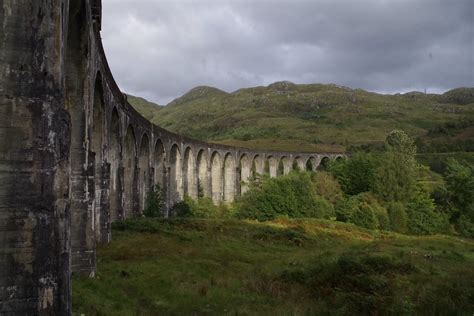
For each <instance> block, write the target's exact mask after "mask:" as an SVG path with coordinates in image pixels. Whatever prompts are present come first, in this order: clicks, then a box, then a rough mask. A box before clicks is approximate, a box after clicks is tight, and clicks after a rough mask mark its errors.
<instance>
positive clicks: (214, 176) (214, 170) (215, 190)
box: [211, 151, 222, 204]
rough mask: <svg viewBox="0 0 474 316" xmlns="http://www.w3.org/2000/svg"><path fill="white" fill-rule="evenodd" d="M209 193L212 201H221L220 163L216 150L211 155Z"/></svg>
mask: <svg viewBox="0 0 474 316" xmlns="http://www.w3.org/2000/svg"><path fill="white" fill-rule="evenodd" d="M211 193H212V201H213V202H214V203H216V204H218V203H220V202H222V163H221V156H220V155H219V153H218V152H217V151H216V152H214V153H213V154H212V156H211Z"/></svg>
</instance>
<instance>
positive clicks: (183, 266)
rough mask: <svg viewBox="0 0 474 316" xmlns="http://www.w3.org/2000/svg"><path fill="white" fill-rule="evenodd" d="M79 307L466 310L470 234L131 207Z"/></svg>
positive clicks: (471, 280)
mask: <svg viewBox="0 0 474 316" xmlns="http://www.w3.org/2000/svg"><path fill="white" fill-rule="evenodd" d="M113 236H114V241H113V242H112V243H111V244H109V245H105V246H101V247H100V248H99V249H98V275H97V277H96V278H94V279H91V278H87V277H80V276H75V277H74V282H73V310H74V312H75V314H77V315H81V314H84V315H208V314H209V315H320V314H331V315H333V314H334V315H353V314H357V315H359V314H360V315H369V314H370V315H400V314H403V315H417V314H427V315H464V314H466V315H467V314H470V313H472V311H473V310H474V301H473V300H472V295H473V293H474V270H473V269H472V267H473V265H474V252H473V251H472V250H473V249H474V248H473V247H474V244H473V241H472V240H467V239H460V238H456V237H449V236H440V235H439V236H424V237H421V236H420V237H415V236H406V235H399V234H395V233H389V232H381V231H370V230H365V229H362V228H358V227H356V226H353V225H349V224H344V223H339V222H331V221H323V220H310V219H300V220H288V219H286V220H283V219H282V220H279V221H274V222H265V223H256V222H250V221H237V220H197V219H194V220H193V219H182V220H167V221H165V220H153V219H136V220H129V221H126V222H121V223H117V224H115V225H114V232H113Z"/></svg>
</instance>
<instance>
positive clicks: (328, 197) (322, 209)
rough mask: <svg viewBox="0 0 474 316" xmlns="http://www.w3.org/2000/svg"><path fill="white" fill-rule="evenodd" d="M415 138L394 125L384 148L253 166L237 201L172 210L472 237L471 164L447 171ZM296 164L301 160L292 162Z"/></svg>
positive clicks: (202, 200)
mask: <svg viewBox="0 0 474 316" xmlns="http://www.w3.org/2000/svg"><path fill="white" fill-rule="evenodd" d="M415 156H416V145H415V143H414V141H413V139H412V138H410V137H409V136H408V135H406V134H405V133H404V132H402V131H392V132H391V133H389V135H388V136H387V138H386V141H385V145H384V148H383V149H381V150H378V151H373V152H364V151H361V152H357V153H355V154H354V155H353V156H352V157H351V158H350V159H345V160H337V161H334V162H332V163H330V164H329V165H328V166H327V168H328V171H327V172H326V171H318V172H316V173H314V172H312V173H310V172H304V171H299V170H295V171H293V172H291V173H290V174H288V175H285V176H280V177H277V178H270V177H269V176H268V175H258V174H254V175H253V177H252V178H251V179H250V183H248V191H247V192H246V193H244V194H243V195H242V196H241V197H239V198H237V200H236V201H235V202H234V203H231V204H223V205H219V206H215V205H213V204H212V201H211V200H210V199H209V198H207V197H204V196H202V195H200V196H199V198H198V199H197V200H196V201H194V200H192V199H191V198H189V197H185V198H184V200H183V201H182V202H180V203H178V204H177V205H175V206H174V208H173V209H172V212H171V214H172V216H175V217H197V218H240V219H251V220H259V221H268V220H275V219H277V218H279V217H281V216H285V217H288V218H318V219H333V220H337V221H341V222H347V223H352V224H355V225H358V226H361V227H365V228H368V229H380V230H393V231H396V232H400V233H409V234H414V235H429V234H436V233H447V234H451V233H455V232H456V233H457V234H462V235H463V236H465V237H471V238H472V237H474V199H473V197H474V166H473V165H471V164H469V163H467V162H464V161H463V162H458V161H457V160H454V159H451V160H449V161H448V163H447V169H446V171H445V173H444V179H443V177H441V178H436V177H433V173H432V172H430V170H429V168H427V167H425V166H422V165H420V164H419V163H418V162H417V161H416V159H415ZM295 168H297V166H296V167H295Z"/></svg>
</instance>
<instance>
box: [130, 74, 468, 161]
mask: <svg viewBox="0 0 474 316" xmlns="http://www.w3.org/2000/svg"><path fill="white" fill-rule="evenodd" d="M130 102H131V103H132V104H133V105H134V106H135V107H136V108H137V109H138V111H141V112H142V113H143V114H144V115H145V117H147V118H148V119H150V120H151V121H152V122H154V123H156V124H158V125H160V126H162V127H164V128H166V129H169V130H171V131H174V132H177V133H179V134H183V135H186V136H190V137H193V138H198V139H201V140H206V141H213V142H218V143H223V144H228V145H236V146H242V147H248V148H258V149H273V150H290V151H336V152H337V151H345V150H347V149H348V148H349V147H351V146H357V145H365V144H374V143H380V142H382V141H383V140H384V138H385V136H386V135H387V134H388V133H389V132H390V131H392V130H394V129H402V130H404V131H405V132H406V133H408V134H409V135H411V136H413V137H420V136H423V135H426V134H427V133H428V132H429V131H430V129H433V128H435V127H438V126H443V125H444V124H446V123H456V122H459V121H461V120H472V119H473V118H474V88H461V89H455V90H451V91H448V92H446V93H444V94H441V95H436V94H423V93H420V92H413V93H407V94H396V95H382V94H377V93H372V92H368V91H364V90H361V89H350V88H346V87H340V86H336V85H323V84H305V85H296V84H292V83H289V82H278V83H274V84H271V85H269V86H267V87H254V88H246V89H240V90H238V91H235V92H232V93H227V92H224V91H221V90H218V89H216V88H212V87H197V88H194V89H192V90H191V91H189V92H188V93H186V94H185V95H183V96H182V97H180V98H178V99H176V100H174V101H173V102H171V103H170V104H168V105H167V106H166V107H163V108H159V109H158V108H157V107H145V106H144V105H143V102H135V101H134V100H132V99H131V100H130ZM459 134H460V137H461V138H462V137H464V138H471V137H474V127H473V126H472V124H470V125H469V126H467V127H465V128H464V129H463V130H460V131H459ZM452 137H457V135H452Z"/></svg>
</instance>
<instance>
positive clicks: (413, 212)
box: [406, 185, 448, 235]
mask: <svg viewBox="0 0 474 316" xmlns="http://www.w3.org/2000/svg"><path fill="white" fill-rule="evenodd" d="M406 212H407V216H408V231H409V232H410V233H412V234H415V235H428V234H435V233H441V232H445V231H447V226H448V221H447V218H446V217H445V216H443V214H442V213H440V212H438V211H436V206H435V204H434V200H433V199H432V198H431V197H430V195H429V193H428V192H427V191H426V190H424V189H423V188H422V187H421V186H419V185H418V186H416V188H415V191H414V192H413V194H412V197H411V198H410V200H409V201H408V203H407V204H406Z"/></svg>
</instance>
